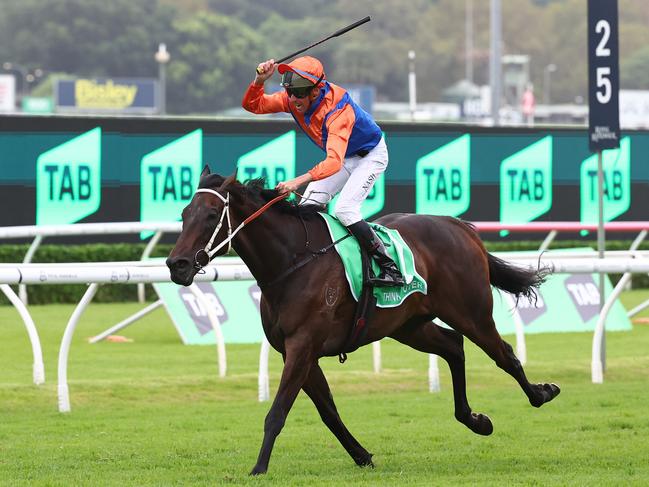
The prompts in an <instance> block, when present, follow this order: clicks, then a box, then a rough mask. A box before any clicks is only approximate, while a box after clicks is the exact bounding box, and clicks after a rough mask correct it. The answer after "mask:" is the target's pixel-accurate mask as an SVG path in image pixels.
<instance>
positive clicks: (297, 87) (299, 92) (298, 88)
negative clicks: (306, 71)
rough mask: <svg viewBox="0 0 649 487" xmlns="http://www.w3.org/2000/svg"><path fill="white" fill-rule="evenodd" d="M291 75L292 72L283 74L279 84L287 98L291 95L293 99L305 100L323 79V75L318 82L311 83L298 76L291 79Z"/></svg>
mask: <svg viewBox="0 0 649 487" xmlns="http://www.w3.org/2000/svg"><path fill="white" fill-rule="evenodd" d="M293 74H294V73H293V71H286V72H285V73H284V74H282V83H281V84H282V86H283V87H284V89H285V90H286V93H287V94H288V96H291V95H293V96H294V97H295V98H306V97H307V96H309V93H311V90H312V89H313V88H315V87H316V86H317V85H318V83H320V81H322V78H324V74H323V75H322V76H320V77H319V78H318V81H316V82H315V83H312V82H311V81H309V80H307V79H306V78H303V77H302V76H299V75H298V76H295V78H296V79H293V78H294V77H293Z"/></svg>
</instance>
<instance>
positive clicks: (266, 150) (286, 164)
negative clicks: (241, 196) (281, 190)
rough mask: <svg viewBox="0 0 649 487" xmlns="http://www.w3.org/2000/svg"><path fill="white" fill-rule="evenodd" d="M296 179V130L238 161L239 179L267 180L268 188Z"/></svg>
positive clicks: (243, 156)
mask: <svg viewBox="0 0 649 487" xmlns="http://www.w3.org/2000/svg"><path fill="white" fill-rule="evenodd" d="M294 177H295V130H291V131H290V132H287V133H285V134H284V135H280V136H279V137H277V138H275V139H273V140H271V141H270V142H267V143H266V144H264V145H262V146H260V147H257V148H256V149H254V150H252V151H250V152H248V153H246V154H244V155H242V156H241V157H240V158H239V160H238V161H237V178H238V179H239V180H240V181H245V180H246V179H256V178H266V187H267V188H274V187H275V186H277V183H279V182H281V181H287V180H289V179H293V178H294Z"/></svg>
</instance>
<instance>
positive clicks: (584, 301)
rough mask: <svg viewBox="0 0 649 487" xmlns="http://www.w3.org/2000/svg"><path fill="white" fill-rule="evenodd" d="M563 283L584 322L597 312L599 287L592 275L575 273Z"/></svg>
mask: <svg viewBox="0 0 649 487" xmlns="http://www.w3.org/2000/svg"><path fill="white" fill-rule="evenodd" d="M564 285H565V286H566V291H568V295H569V296H570V299H571V300H572V302H573V304H574V305H575V308H576V309H577V312H578V313H579V316H581V319H582V320H583V322H584V323H586V322H587V321H589V320H590V319H591V318H593V317H595V316H597V315H598V314H599V289H598V288H597V285H596V284H595V281H594V280H593V277H592V276H590V275H587V274H584V275H582V274H575V275H573V276H570V277H569V278H567V279H566V280H565V281H564Z"/></svg>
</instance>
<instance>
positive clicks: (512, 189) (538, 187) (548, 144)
mask: <svg viewBox="0 0 649 487" xmlns="http://www.w3.org/2000/svg"><path fill="white" fill-rule="evenodd" d="M551 207H552V136H550V135H548V136H547V137H544V138H543V139H541V140H539V141H538V142H535V143H534V144H532V145H530V146H528V147H526V148H525V149H523V150H521V151H519V152H517V153H515V154H514V155H512V156H510V157H508V158H507V159H505V160H503V162H502V164H501V165H500V221H501V222H503V223H526V222H529V221H532V220H534V219H535V218H538V217H539V216H541V215H543V214H544V213H546V212H547V211H548V210H549V209H550V208H551Z"/></svg>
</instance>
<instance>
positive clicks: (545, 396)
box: [530, 384, 561, 408]
mask: <svg viewBox="0 0 649 487" xmlns="http://www.w3.org/2000/svg"><path fill="white" fill-rule="evenodd" d="M535 389H536V392H537V394H536V397H535V398H534V400H532V399H530V404H532V406H534V407H536V408H540V407H541V406H542V405H543V404H545V403H546V402H550V401H552V399H554V398H555V397H557V396H558V395H559V394H560V393H561V388H560V387H559V386H558V385H556V384H536V386H535Z"/></svg>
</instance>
